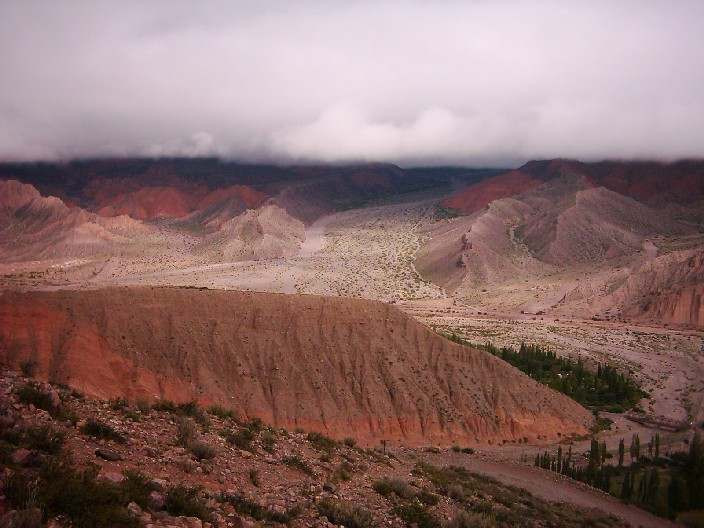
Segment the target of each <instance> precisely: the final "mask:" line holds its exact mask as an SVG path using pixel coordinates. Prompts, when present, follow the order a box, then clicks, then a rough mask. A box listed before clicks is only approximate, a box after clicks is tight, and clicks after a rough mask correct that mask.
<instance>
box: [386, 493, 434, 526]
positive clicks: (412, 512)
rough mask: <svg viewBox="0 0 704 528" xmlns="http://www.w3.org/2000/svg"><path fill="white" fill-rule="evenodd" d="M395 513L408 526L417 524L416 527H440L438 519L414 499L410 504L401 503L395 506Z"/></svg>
mask: <svg viewBox="0 0 704 528" xmlns="http://www.w3.org/2000/svg"><path fill="white" fill-rule="evenodd" d="M394 513H395V514H396V515H397V516H398V517H399V518H400V519H401V520H402V521H403V522H405V523H406V525H407V526H415V527H416V528H439V527H440V523H439V522H438V520H437V519H436V518H435V517H434V516H433V515H432V514H431V513H430V512H428V510H427V508H426V507H425V506H424V505H423V504H421V503H420V502H419V501H415V500H414V501H412V502H410V503H408V504H400V505H398V506H396V507H395V508H394Z"/></svg>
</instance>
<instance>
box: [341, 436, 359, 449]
mask: <svg viewBox="0 0 704 528" xmlns="http://www.w3.org/2000/svg"><path fill="white" fill-rule="evenodd" d="M343 442H344V444H345V445H346V446H347V447H354V446H356V445H357V440H355V439H354V438H352V437H350V436H348V437H347V438H345V439H344V440H343Z"/></svg>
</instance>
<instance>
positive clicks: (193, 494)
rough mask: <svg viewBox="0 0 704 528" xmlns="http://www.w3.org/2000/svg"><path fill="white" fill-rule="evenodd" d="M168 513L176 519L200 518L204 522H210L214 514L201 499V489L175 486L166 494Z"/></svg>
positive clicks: (165, 505) (165, 504)
mask: <svg viewBox="0 0 704 528" xmlns="http://www.w3.org/2000/svg"><path fill="white" fill-rule="evenodd" d="M164 507H165V508H166V511H168V512H169V513H170V514H171V515H173V516H175V517H179V516H184V517H198V518H199V519H201V520H203V521H210V520H211V517H212V513H211V511H210V509H209V508H208V507H207V505H206V504H205V501H204V500H203V499H201V497H200V488H187V487H186V486H180V485H179V486H174V487H173V488H170V489H169V490H168V491H167V493H166V501H165V503H164Z"/></svg>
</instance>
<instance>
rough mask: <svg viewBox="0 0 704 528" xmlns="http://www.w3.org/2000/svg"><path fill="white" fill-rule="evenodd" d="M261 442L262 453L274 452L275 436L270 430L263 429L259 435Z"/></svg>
mask: <svg viewBox="0 0 704 528" xmlns="http://www.w3.org/2000/svg"><path fill="white" fill-rule="evenodd" d="M260 438H261V441H262V447H263V448H264V451H266V452H268V453H273V452H274V446H275V445H276V435H275V434H274V432H273V431H272V430H271V429H264V430H263V431H262V432H261V435H260Z"/></svg>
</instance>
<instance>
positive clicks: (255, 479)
mask: <svg viewBox="0 0 704 528" xmlns="http://www.w3.org/2000/svg"><path fill="white" fill-rule="evenodd" d="M249 481H250V482H251V483H252V485H253V486H254V487H256V488H258V487H259V485H260V484H261V482H260V480H259V470H257V469H250V470H249Z"/></svg>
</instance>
